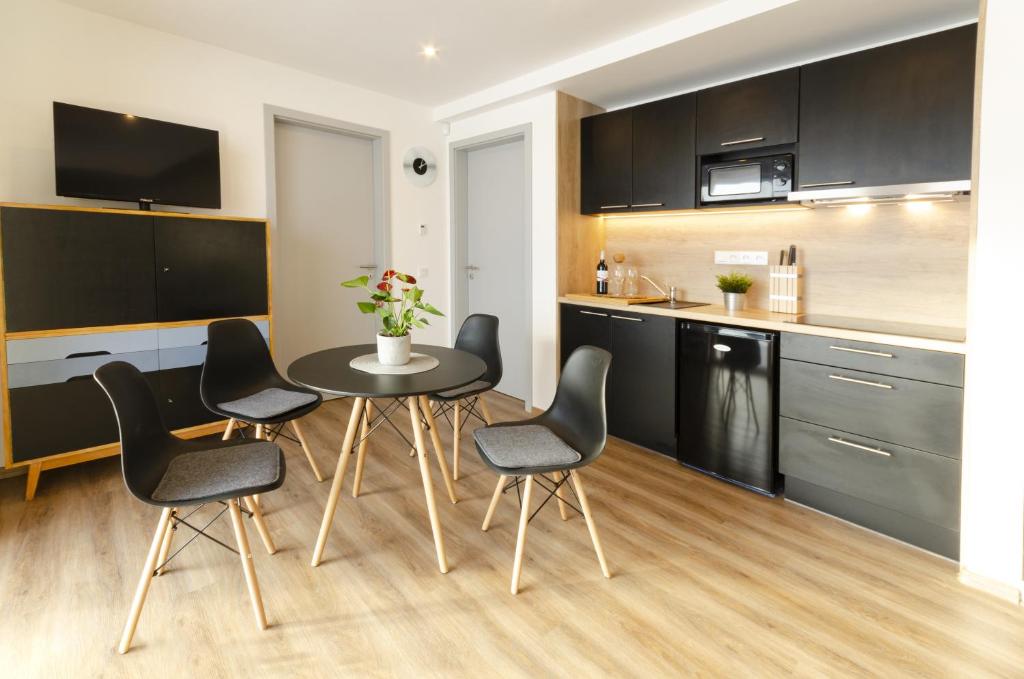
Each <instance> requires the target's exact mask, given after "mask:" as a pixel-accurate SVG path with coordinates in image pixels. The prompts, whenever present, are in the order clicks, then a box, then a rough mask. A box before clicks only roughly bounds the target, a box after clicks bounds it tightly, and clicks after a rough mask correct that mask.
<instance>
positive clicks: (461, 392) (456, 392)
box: [437, 380, 491, 400]
mask: <svg viewBox="0 0 1024 679" xmlns="http://www.w3.org/2000/svg"><path fill="white" fill-rule="evenodd" d="M490 388H491V383H490V382H484V381H483V380H477V381H476V382H470V383H469V384H467V385H466V386H464V387H458V388H456V389H450V390H448V391H442V392H440V393H438V394H437V396H438V397H439V398H442V399H449V400H455V399H457V398H462V397H463V396H465V395H466V394H474V393H479V392H481V391H487V390H488V389H490Z"/></svg>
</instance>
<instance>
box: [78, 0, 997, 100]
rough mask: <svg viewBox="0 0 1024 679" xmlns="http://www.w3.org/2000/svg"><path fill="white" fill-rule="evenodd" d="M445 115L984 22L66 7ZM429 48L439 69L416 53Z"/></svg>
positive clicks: (811, 6) (444, 4) (741, 5)
mask: <svg viewBox="0 0 1024 679" xmlns="http://www.w3.org/2000/svg"><path fill="white" fill-rule="evenodd" d="M63 1H64V2H67V3H68V4H71V5H76V6H79V7H82V8H85V9H89V10H93V11H96V12H100V13H103V14H107V15H110V16H114V17H117V18H120V19H124V20H127V21H131V22H134V23H137V24H141V25H144V26H149V27H152V28H156V29H159V30H163V31H166V32H169V33H174V34H177V35H181V36H184V37H187V38H191V39H194V40H199V41H202V42H206V43H210V44H213V45H218V46H220V47H224V48H227V49H230V50H234V51H236V52H241V53H243V54H248V55H251V56H255V57H259V58H262V59H267V60H269V61H273V62H277V63H280V64H285V65H288V66H292V67H294V68H298V69H301V70H304V71H308V72H312V73H317V74H320V75H323V76H327V77H330V78H333V79H335V80H338V81H341V82H346V83H350V84H353V85H357V86H359V87H364V88H366V89H370V90H375V91H378V92H383V93H386V94H391V95H393V96H396V97H399V98H402V99H406V100H408V101H412V102H415V103H419V104H423V105H427V106H435V107H437V108H436V109H435V118H436V119H450V118H454V117H458V116H460V115H464V114H465V113H467V112H470V111H473V110H477V109H480V108H484V107H487V106H491V105H494V104H496V103H498V102H501V101H504V100H507V99H510V98H516V97H520V96H523V95H527V94H530V93H532V92H536V91H540V90H544V89H551V88H558V89H562V90H564V91H566V92H568V93H570V94H573V95H575V96H578V97H580V98H582V99H586V100H588V101H591V102H594V103H595V104H598V105H600V106H603V107H605V108H615V107H618V106H623V105H626V104H631V103H636V102H638V101H642V100H647V99H654V98H657V97H660V96H664V95H667V94H673V93H677V92H683V91H688V90H692V89H696V88H698V87H703V86H706V85H710V84H715V83H718V82H724V81H727V80H732V79H736V78H739V77H743V76H746V75H752V74H755V73H759V72H767V71H771V70H776V69H778V68H782V67H785V66H788V65H791V64H796V63H803V62H807V61H812V60H815V59H820V58H823V57H826V56H830V55H833V54H838V53H842V52H846V51H851V50H854V49H860V48H863V47H866V46H870V45H874V44H878V43H882V42H887V41H891V40H895V39H899V38H903V37H906V36H909V35H914V34H918V33H925V32H930V31H934V30H937V29H939V28H943V27H946V26H950V25H953V24H957V23H963V22H966V21H970V20H972V19H976V18H977V16H978V0H435V1H433V2H431V1H429V0H418V1H414V0H377V2H369V1H365V2H358V1H355V0H216V1H213V2H211V1H210V0H63ZM427 44H431V45H435V46H436V47H437V48H438V50H439V56H438V58H437V59H435V60H427V59H425V58H424V57H423V56H422V55H420V54H419V51H420V49H421V48H422V46H424V45H427Z"/></svg>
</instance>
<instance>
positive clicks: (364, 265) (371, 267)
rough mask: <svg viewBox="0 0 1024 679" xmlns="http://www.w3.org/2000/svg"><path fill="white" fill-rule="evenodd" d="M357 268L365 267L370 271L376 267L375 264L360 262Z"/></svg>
mask: <svg viewBox="0 0 1024 679" xmlns="http://www.w3.org/2000/svg"><path fill="white" fill-rule="evenodd" d="M359 268H360V269H366V270H368V271H372V270H374V269H376V268H377V265H376V264H360V265H359Z"/></svg>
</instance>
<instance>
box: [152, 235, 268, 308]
mask: <svg viewBox="0 0 1024 679" xmlns="http://www.w3.org/2000/svg"><path fill="white" fill-rule="evenodd" d="M154 223H155V235H156V291H157V316H158V320H160V321H165V322H166V321H182V320H194V319H203V318H222V317H225V316H257V315H263V314H266V313H267V241H266V225H265V223H264V222H250V221H241V220H239V221H228V220H219V219H209V220H207V219H192V218H178V217H157V218H154Z"/></svg>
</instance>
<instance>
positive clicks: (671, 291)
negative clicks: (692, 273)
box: [640, 274, 676, 302]
mask: <svg viewBox="0 0 1024 679" xmlns="http://www.w3.org/2000/svg"><path fill="white" fill-rule="evenodd" d="M640 278H642V279H644V280H645V281H647V282H648V283H650V284H651V285H653V286H654V289H655V290H657V291H658V292H660V293H661V294H662V296H663V297H667V298H668V301H670V302H674V301H676V286H674V285H672V286H669V289H668V292H665V290H664V289H662V287H661V286H660V285H658V284H657V283H655V282H654V281H653V280H651V277H650V276H647V275H644V274H640Z"/></svg>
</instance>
